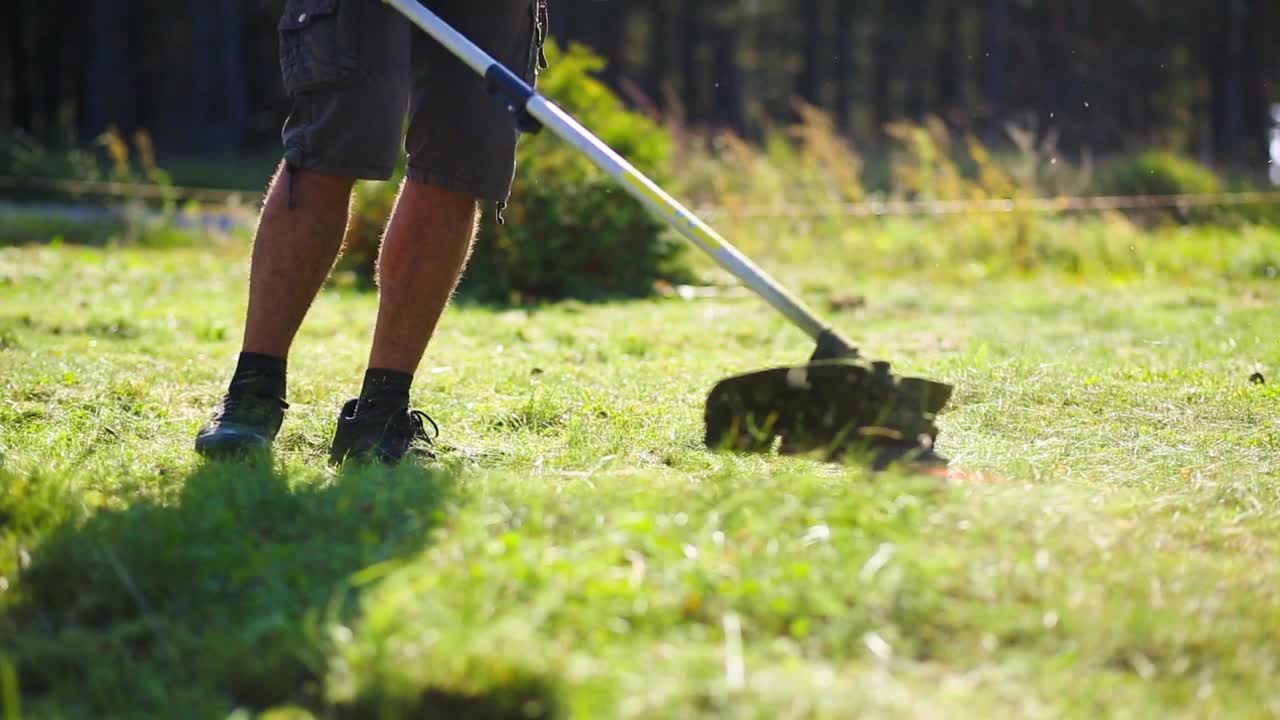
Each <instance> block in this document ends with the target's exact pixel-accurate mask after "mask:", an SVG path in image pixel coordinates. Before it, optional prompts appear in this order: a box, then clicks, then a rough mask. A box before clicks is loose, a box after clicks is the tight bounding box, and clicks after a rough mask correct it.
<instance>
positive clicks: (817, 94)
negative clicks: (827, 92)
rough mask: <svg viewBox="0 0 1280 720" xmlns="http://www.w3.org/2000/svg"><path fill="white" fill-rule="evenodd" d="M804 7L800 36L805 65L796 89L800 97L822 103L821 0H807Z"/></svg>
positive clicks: (814, 103)
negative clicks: (802, 32) (802, 33)
mask: <svg viewBox="0 0 1280 720" xmlns="http://www.w3.org/2000/svg"><path fill="white" fill-rule="evenodd" d="M802 5H803V7H804V11H803V12H804V26H803V31H804V35H803V36H801V37H800V38H799V41H800V45H801V47H802V48H804V51H803V52H804V65H803V66H802V67H801V69H800V77H799V80H798V82H797V83H796V90H797V91H798V92H799V94H800V97H802V98H804V99H805V101H807V102H809V103H812V104H813V105H822V58H823V46H824V45H825V43H824V42H823V40H824V38H823V32H822V8H823V6H824V3H823V2H821V0H806V2H804V3H802Z"/></svg>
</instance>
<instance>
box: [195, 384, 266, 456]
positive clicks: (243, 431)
mask: <svg viewBox="0 0 1280 720" xmlns="http://www.w3.org/2000/svg"><path fill="white" fill-rule="evenodd" d="M288 408H289V404H288V403H286V402H285V401H284V400H281V399H280V398H275V397H270V396H266V395H259V394H256V393H251V392H233V393H227V394H226V396H225V397H223V398H222V402H221V403H219V404H218V409H217V410H216V411H215V412H214V415H213V419H212V420H210V421H209V422H207V423H205V426H204V427H202V428H200V432H199V434H197V435H196V452H198V453H200V454H201V455H203V456H204V457H207V458H227V457H234V456H237V455H245V454H249V453H257V452H267V451H270V450H271V443H272V442H273V441H274V440H275V439H276V434H277V433H279V432H280V424H281V423H283V422H284V411H285V410H287V409H288Z"/></svg>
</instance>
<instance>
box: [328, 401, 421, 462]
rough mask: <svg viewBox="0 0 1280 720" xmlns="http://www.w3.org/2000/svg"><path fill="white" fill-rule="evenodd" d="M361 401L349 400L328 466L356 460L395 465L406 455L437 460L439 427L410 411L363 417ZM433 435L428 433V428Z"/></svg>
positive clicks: (385, 412) (364, 414) (381, 413)
mask: <svg viewBox="0 0 1280 720" xmlns="http://www.w3.org/2000/svg"><path fill="white" fill-rule="evenodd" d="M359 404H360V401H359V400H348V401H347V404H346V405H343V406H342V413H341V414H340V415H339V416H338V430H337V432H336V433H334V436H333V446H332V448H330V450H329V464H331V465H335V466H337V465H341V464H342V463H344V462H347V461H351V460H355V461H360V462H380V463H383V464H384V465H395V464H397V463H399V462H400V460H401V459H403V458H404V456H405V454H407V453H412V454H413V455H415V456H417V457H420V458H422V459H425V460H434V459H435V457H436V453H435V447H434V445H435V439H436V437H437V436H438V435H439V434H440V427H439V426H437V425H436V423H435V421H434V420H432V419H431V418H430V417H427V414H426V413H424V412H422V411H420V410H410V409H409V408H407V407H400V408H394V409H391V410H387V411H379V410H374V411H372V412H365V413H361V412H360V410H359ZM428 424H429V425H430V426H431V432H430V433H428V432H427V428H426V426H427V425H428Z"/></svg>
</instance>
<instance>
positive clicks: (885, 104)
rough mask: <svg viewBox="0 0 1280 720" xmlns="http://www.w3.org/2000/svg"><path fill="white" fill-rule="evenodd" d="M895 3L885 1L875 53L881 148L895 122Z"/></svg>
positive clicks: (874, 112)
mask: <svg viewBox="0 0 1280 720" xmlns="http://www.w3.org/2000/svg"><path fill="white" fill-rule="evenodd" d="M893 2H895V0H881V2H880V4H879V9H878V13H877V15H878V19H877V24H876V35H875V38H876V39H875V50H874V59H873V61H872V70H871V78H872V80H871V124H872V131H873V132H874V133H875V136H876V139H877V140H876V141H877V144H882V143H883V142H884V140H885V138H884V130H885V126H886V125H888V124H889V121H890V120H892V119H893V108H892V103H893V95H892V92H893V87H892V84H891V81H892V73H893V63H894V48H895V47H896V45H895V38H894V28H892V27H891V26H890V25H891V23H890V18H891V17H892V14H891V11H890V9H889V8H890V7H891V5H892V3H893Z"/></svg>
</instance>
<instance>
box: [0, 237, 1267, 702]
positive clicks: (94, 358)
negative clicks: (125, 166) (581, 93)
mask: <svg viewBox="0 0 1280 720" xmlns="http://www.w3.org/2000/svg"><path fill="white" fill-rule="evenodd" d="M1267 237H1269V238H1272V239H1274V235H1271V236H1267ZM852 265H853V263H852V262H851V263H850V266H849V267H845V266H844V264H843V263H832V264H831V265H830V266H828V267H826V268H824V269H823V270H821V271H817V272H815V271H805V270H803V269H802V268H799V267H790V266H788V267H784V268H782V270H781V271H780V275H782V276H783V277H784V278H786V279H787V280H788V281H789V282H793V283H795V284H796V285H797V286H798V287H803V288H804V291H805V294H806V297H808V299H810V300H811V301H812V302H813V303H814V304H815V305H816V306H818V307H820V308H823V309H827V308H828V307H829V306H831V305H833V304H834V305H835V306H836V307H835V309H833V310H832V316H833V319H834V320H835V321H836V322H837V324H838V325H840V327H842V328H843V329H844V330H846V331H848V332H849V334H851V335H853V336H854V337H856V338H858V339H859V340H860V341H861V342H863V343H864V347H865V349H866V350H867V352H868V354H870V355H872V356H875V357H883V358H885V359H889V360H891V361H893V362H894V363H895V368H896V369H897V370H898V371H899V372H906V373H916V374H922V375H926V376H929V377H935V378H939V379H943V380H946V381H948V382H951V383H954V384H955V386H956V394H955V398H954V400H953V402H952V404H951V406H950V407H949V409H948V411H947V413H946V414H945V415H944V416H943V417H942V418H941V420H940V425H941V428H942V434H941V437H940V448H939V449H940V451H941V452H942V453H943V454H945V455H948V456H950V457H952V458H953V459H954V464H955V465H956V466H957V467H959V468H963V469H965V470H968V471H972V472H974V473H983V474H984V476H983V477H980V478H973V479H970V480H965V481H943V480H938V479H932V478H925V477H919V476H911V475H909V474H903V473H895V472H891V473H885V474H882V475H872V474H870V473H868V472H866V471H865V470H863V469H860V468H857V467H835V466H829V465H824V464H819V463H815V462H811V461H808V460H805V459H797V458H778V457H755V456H735V455H728V454H719V453H713V452H709V451H707V450H705V449H704V448H703V447H702V444H701V440H702V426H701V420H702V416H701V413H702V402H703V399H704V398H705V394H706V392H707V391H708V390H709V389H710V387H711V386H712V384H713V383H714V381H715V380H716V379H717V378H719V377H722V376H725V375H729V374H733V373H737V372H742V371H748V370H751V369H756V368H760V367H765V366H768V365H770V364H775V363H781V364H790V363H796V362H800V361H802V360H804V359H805V358H806V357H807V355H808V353H809V352H810V347H809V346H808V343H807V342H806V341H805V339H804V338H803V337H802V336H801V335H800V333H799V332H797V331H794V330H792V329H790V328H789V327H788V326H786V325H785V324H784V323H783V322H782V321H781V320H779V319H777V318H775V317H774V315H773V314H772V313H771V312H769V311H768V310H767V309H765V307H764V306H763V305H762V304H761V303H759V302H758V301H756V300H755V299H753V298H751V297H747V296H743V295H741V294H740V293H737V292H733V291H732V290H729V289H725V290H722V291H720V292H719V293H718V294H715V295H714V296H712V297H706V298H699V299H696V300H691V301H686V300H682V299H678V298H673V299H660V300H648V301H632V302H614V303H607V304H587V303H576V302H570V303H560V304H547V305H539V306H530V307H518V308H516V307H492V306H476V305H468V304H465V303H463V304H460V305H459V306H457V307H455V308H454V309H453V310H452V311H451V312H450V314H449V315H448V316H447V319H446V321H445V322H444V324H443V327H442V329H441V331H440V334H439V335H438V337H437V339H436V340H435V342H434V343H433V346H432V348H431V350H430V351H429V356H428V359H427V362H426V364H425V365H424V367H423V368H422V370H421V372H420V374H419V379H418V382H417V385H416V389H415V402H416V404H417V405H418V406H420V407H422V408H423V409H425V410H427V411H428V412H429V413H430V414H431V415H432V416H433V417H434V418H435V419H436V420H437V421H438V422H439V423H440V426H441V428H442V430H443V436H442V443H443V445H444V447H445V451H444V452H443V454H442V458H441V461H440V462H439V464H437V465H433V466H429V467H422V468H419V467H402V468H399V469H397V470H394V471H384V470H381V469H364V470H353V471H346V472H337V473H335V472H333V471H331V470H330V469H328V468H327V467H326V466H325V463H324V456H325V453H326V451H327V447H328V442H329V439H330V435H331V432H332V427H333V422H334V420H335V418H336V415H337V411H338V408H339V407H340V405H341V403H342V401H343V400H345V399H346V398H348V397H349V396H351V395H352V394H353V393H354V392H355V391H356V390H357V389H358V383H359V380H360V376H361V373H362V371H363V364H364V359H365V354H366V352H367V339H368V338H369V336H370V334H371V321H372V317H373V311H374V308H375V299H374V298H373V297H372V296H371V295H368V294H359V293H355V292H352V291H346V290H341V289H336V290H329V291H326V292H325V293H324V294H323V295H322V296H321V298H320V299H319V301H318V302H317V305H316V307H315V309H314V311H313V314H312V316H311V317H310V318H309V320H308V322H307V324H306V325H305V327H304V328H303V332H302V334H301V337H300V340H299V343H298V345H297V348H296V353H295V355H294V357H293V358H292V359H291V363H290V396H289V400H290V402H291V403H292V408H291V409H290V410H289V413H288V417H287V419H286V424H285V428H284V431H283V433H282V435H281V437H280V439H279V441H278V443H277V453H276V461H275V462H274V464H270V465H264V466H243V465H234V464H232V465H223V464H204V463H202V462H200V461H199V460H197V458H196V457H194V456H193V454H192V452H191V450H190V447H191V442H192V439H193V435H194V433H195V431H196V428H197V427H198V426H199V425H200V423H201V422H202V420H203V419H204V418H205V417H206V415H207V414H208V412H209V411H210V409H211V408H212V406H213V405H214V403H215V402H216V400H217V398H218V397H219V395H220V393H221V391H222V390H223V388H224V386H225V383H226V381H227V379H228V374H229V372H230V370H231V367H232V364H233V362H234V358H235V353H236V351H237V349H238V341H239V332H240V327H241V319H242V314H243V302H244V287H243V280H244V278H245V276H246V272H247V251H246V249H245V248H244V247H243V244H242V243H234V244H230V245H224V246H220V247H215V248H212V249H174V250H143V249H121V250H102V249H87V248H73V247H62V248H56V247H27V248H8V249H0V388H2V390H3V392H0V704H2V705H0V717H18V716H22V717H32V718H44V717H50V718H53V717H67V718H90V717H140V718H141V717H193V718H221V717H227V716H228V715H229V714H231V713H233V712H237V713H238V714H237V715H236V717H252V716H255V715H256V714H257V713H260V712H266V711H271V712H269V713H268V716H269V717H278V718H279V717H287V718H293V717H309V716H310V715H314V716H315V717H318V718H319V717H336V718H348V717H352V718H398V717H406V718H408V717H457V718H465V717H486V718H524V717H530V718H533V717H573V718H596V717H627V718H688V717H743V718H755V717H759V718H807V717H829V718H847V717H855V716H860V717H895V718H897V717H920V718H935V717H975V718H988V717H1015V716H1016V717H1061V716H1072V717H1082V718H1093V717H1099V716H1120V717H1161V718H1164V717H1224V716H1228V715H1231V716H1237V717H1259V716H1266V715H1273V716H1275V715H1280V683H1277V682H1276V681H1275V678H1276V677H1277V673H1280V492H1278V488H1280V424H1278V421H1280V344H1278V343H1277V338H1278V337H1280V313H1278V312H1277V304H1278V302H1280V285H1277V283H1276V282H1275V281H1268V280H1266V279H1265V278H1262V279H1253V280H1251V279H1246V278H1238V279H1235V280H1218V281H1214V282H1194V283H1193V282H1190V281H1187V280H1181V281H1179V280H1160V279H1158V276H1155V277H1147V278H1141V277H1137V278H1135V277H1130V278H1127V279H1116V278H1111V277H1107V276H1098V277H1089V278H1081V277H1070V276H1062V275H1051V274H1042V275H1034V276H1021V277H1014V276H1009V277H1003V278H993V279H986V280H976V279H969V280H964V279H962V278H958V277H952V278H951V279H946V278H945V277H939V276H936V275H934V274H931V273H929V272H926V271H921V272H919V273H908V274H905V275H900V276H896V277H890V276H885V275H879V276H873V277H861V276H858V275H857V274H856V273H855V272H854V268H853V267H852ZM853 295H857V296H861V297H862V298H865V303H863V302H857V301H854V300H853V299H852V298H851V296H853ZM1255 373H1258V375H1257V376H1255V377H1254V378H1253V379H1252V380H1251V375H1254V374H1255ZM273 709H274V710H273ZM19 712H20V713H21V715H18V713H19ZM5 713H9V714H7V715H6V714H5ZM309 714H310V715H309Z"/></svg>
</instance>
